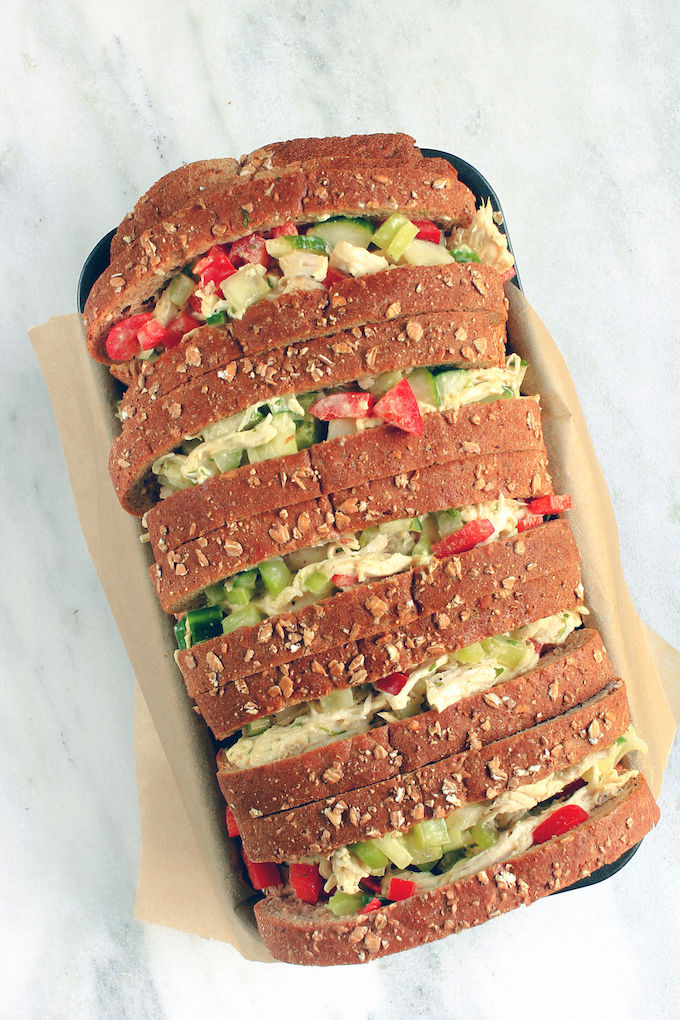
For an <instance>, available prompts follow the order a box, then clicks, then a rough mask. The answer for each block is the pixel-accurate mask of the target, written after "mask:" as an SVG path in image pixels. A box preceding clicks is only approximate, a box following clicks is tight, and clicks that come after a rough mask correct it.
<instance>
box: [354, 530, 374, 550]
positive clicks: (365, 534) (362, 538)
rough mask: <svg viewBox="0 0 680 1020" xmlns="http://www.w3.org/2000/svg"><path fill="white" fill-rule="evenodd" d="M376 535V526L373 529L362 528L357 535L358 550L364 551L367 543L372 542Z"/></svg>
mask: <svg viewBox="0 0 680 1020" xmlns="http://www.w3.org/2000/svg"><path fill="white" fill-rule="evenodd" d="M377 534H378V528H377V526H376V527H373V528H364V530H363V531H362V532H361V534H360V535H359V548H360V549H364V548H365V547H366V546H367V545H368V543H369V542H372V541H373V539H374V538H375V536H376V535H377Z"/></svg>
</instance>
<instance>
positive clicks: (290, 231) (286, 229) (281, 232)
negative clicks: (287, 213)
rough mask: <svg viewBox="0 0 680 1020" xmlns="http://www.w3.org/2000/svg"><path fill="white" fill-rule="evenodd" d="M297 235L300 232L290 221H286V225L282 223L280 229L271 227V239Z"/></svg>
mask: <svg viewBox="0 0 680 1020" xmlns="http://www.w3.org/2000/svg"><path fill="white" fill-rule="evenodd" d="M299 233H300V231H299V230H298V228H297V227H296V226H295V224H294V223H293V221H292V220H288V222H287V223H283V224H282V225H281V226H280V227H272V237H292V236H293V235H294V234H299Z"/></svg>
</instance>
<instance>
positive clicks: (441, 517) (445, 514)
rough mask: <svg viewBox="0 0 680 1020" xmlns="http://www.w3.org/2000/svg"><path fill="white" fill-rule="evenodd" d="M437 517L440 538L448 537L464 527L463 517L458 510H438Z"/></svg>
mask: <svg viewBox="0 0 680 1020" xmlns="http://www.w3.org/2000/svg"><path fill="white" fill-rule="evenodd" d="M435 517H436V519H437V527H438V528H439V537H440V538H447V537H448V536H449V535H453V534H455V533H456V531H460V529H461V528H462V527H463V518H462V517H461V515H460V513H459V512H458V510H438V511H437V512H436V514H435Z"/></svg>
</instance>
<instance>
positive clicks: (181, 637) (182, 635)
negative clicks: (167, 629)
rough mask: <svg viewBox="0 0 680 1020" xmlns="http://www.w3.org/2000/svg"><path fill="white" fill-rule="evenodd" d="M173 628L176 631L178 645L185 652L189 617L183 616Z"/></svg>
mask: <svg viewBox="0 0 680 1020" xmlns="http://www.w3.org/2000/svg"><path fill="white" fill-rule="evenodd" d="M172 629H173V631H174V632H175V641H176V642H177V647H178V648H179V650H180V652H183V651H184V649H185V648H186V647H187V618H186V616H184V617H182V619H181V620H178V621H177V623H176V624H175V626H174V627H173V628H172Z"/></svg>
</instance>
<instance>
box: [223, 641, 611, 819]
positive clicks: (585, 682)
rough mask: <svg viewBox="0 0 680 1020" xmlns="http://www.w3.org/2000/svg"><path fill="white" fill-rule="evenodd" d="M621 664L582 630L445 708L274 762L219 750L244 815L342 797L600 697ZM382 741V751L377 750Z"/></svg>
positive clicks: (232, 800) (227, 790) (228, 792)
mask: <svg viewBox="0 0 680 1020" xmlns="http://www.w3.org/2000/svg"><path fill="white" fill-rule="evenodd" d="M613 677H614V671H613V668H612V665H611V662H610V661H609V658H608V656H607V653H606V651H605V649H604V647H603V645H602V639H601V638H600V635H599V634H598V633H597V631H594V630H587V629H584V630H579V631H575V632H574V633H573V634H570V635H569V637H568V638H567V640H566V641H565V643H564V644H563V645H559V646H557V647H555V648H553V649H552V650H551V651H549V652H547V653H545V654H544V655H543V656H541V658H540V659H539V661H538V663H537V664H536V666H535V667H534V668H533V669H532V670H531V671H530V672H528V673H524V674H522V675H521V676H517V677H515V678H514V679H512V680H509V681H507V682H506V683H503V684H500V685H498V686H496V687H494V688H492V689H490V690H488V691H483V692H479V693H476V694H473V695H471V696H468V697H465V698H463V699H462V700H460V701H458V702H456V703H455V704H453V705H450V706H449V707H448V708H445V709H443V710H442V711H441V712H439V711H436V710H435V709H431V710H430V711H428V712H423V713H421V714H420V715H416V716H413V717H412V718H410V719H402V720H401V721H400V722H396V723H385V724H383V725H381V726H378V727H376V728H374V729H372V730H369V731H368V733H365V734H361V736H358V737H350V738H347V739H345V740H336V741H334V742H333V743H329V744H326V745H324V746H323V747H319V748H315V749H314V750H311V751H305V752H302V753H300V754H297V755H295V756H294V757H290V758H285V759H282V760H280V761H276V762H272V763H270V764H266V765H257V766H254V767H249V768H239V767H238V766H236V765H232V764H231V763H230V762H229V760H228V758H227V756H226V751H224V750H222V751H220V752H219V753H218V755H217V767H218V772H217V779H218V782H219V784H220V789H221V790H222V793H223V794H224V797H225V800H226V801H227V803H228V804H229V807H230V808H231V810H232V812H233V814H234V817H235V818H236V821H237V822H240V820H241V819H242V818H247V817H248V816H249V811H250V809H251V808H254V809H255V810H256V811H259V812H261V813H262V814H263V815H268V814H274V813H275V812H277V811H288V810H290V809H291V808H293V807H298V806H300V805H301V804H307V803H310V802H312V801H320V800H323V799H324V798H325V797H333V796H336V797H337V796H338V795H339V794H343V793H345V792H347V791H348V790H354V789H358V788H360V787H362V786H367V785H370V784H371V783H373V782H377V781H379V780H382V779H388V778H390V777H391V776H395V775H397V774H398V773H400V772H412V771H413V770H414V769H418V768H422V767H423V766H424V765H428V764H431V763H432V762H435V761H439V760H441V759H442V758H447V757H450V756H451V755H453V754H458V753H460V752H461V751H464V750H466V749H467V748H471V747H477V748H479V747H480V746H482V745H483V744H489V743H493V742H494V741H497V740H501V739H503V738H504V737H507V736H510V735H511V734H514V733H517V732H518V731H520V730H524V729H528V728H529V727H530V726H534V725H536V724H537V723H538V722H539V721H540V720H545V719H552V718H554V717H555V716H557V715H560V714H561V713H562V712H564V711H565V710H567V709H568V708H570V707H573V706H574V705H577V704H581V703H582V702H584V701H586V700H587V699H589V698H592V697H594V696H595V695H596V694H597V693H598V691H601V690H602V689H603V688H604V687H606V685H607V684H608V683H609V682H610V681H611V680H612V679H613ZM376 748H378V749H379V750H378V751H377V753H376Z"/></svg>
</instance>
